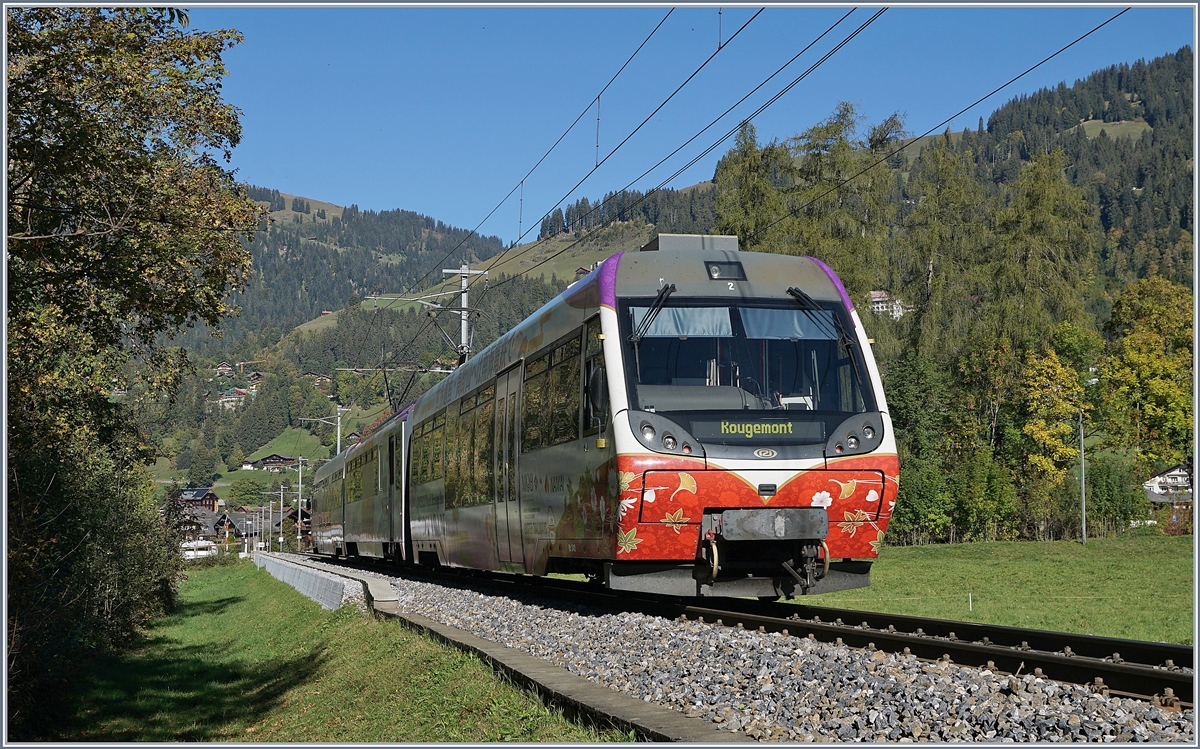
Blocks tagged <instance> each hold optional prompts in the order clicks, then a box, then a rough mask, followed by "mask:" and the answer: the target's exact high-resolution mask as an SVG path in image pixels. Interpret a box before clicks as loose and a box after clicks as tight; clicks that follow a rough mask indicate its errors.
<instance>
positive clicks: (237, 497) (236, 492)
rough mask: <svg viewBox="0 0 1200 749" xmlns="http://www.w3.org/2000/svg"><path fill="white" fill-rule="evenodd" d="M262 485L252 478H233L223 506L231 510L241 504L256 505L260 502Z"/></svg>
mask: <svg viewBox="0 0 1200 749" xmlns="http://www.w3.org/2000/svg"><path fill="white" fill-rule="evenodd" d="M262 491H263V485H262V484H260V483H259V482H257V481H255V480H254V479H252V478H249V477H246V478H241V479H234V480H233V484H232V485H231V486H230V487H229V495H228V496H227V497H226V499H225V508H226V509H227V510H229V511H230V512H232V511H233V510H234V509H235V508H237V507H241V506H242V505H249V506H251V507H257V506H258V505H259V504H260V503H261V502H262Z"/></svg>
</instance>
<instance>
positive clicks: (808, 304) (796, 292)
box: [787, 286, 863, 382]
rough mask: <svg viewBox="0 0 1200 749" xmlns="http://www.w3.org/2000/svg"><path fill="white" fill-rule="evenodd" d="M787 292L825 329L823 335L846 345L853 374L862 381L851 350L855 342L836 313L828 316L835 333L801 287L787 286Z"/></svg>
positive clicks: (817, 306)
mask: <svg viewBox="0 0 1200 749" xmlns="http://www.w3.org/2000/svg"><path fill="white" fill-rule="evenodd" d="M787 293H788V294H790V295H791V296H792V298H793V299H795V300H796V301H797V302H799V303H800V307H801V308H802V309H803V310H804V311H805V312H807V313H808V316H809V318H810V319H811V320H812V321H813V322H814V323H816V324H817V325H818V326H820V328H821V329H822V330H823V331H825V335H827V336H829V337H831V338H835V337H836V338H837V339H838V341H839V342H840V343H841V344H842V345H843V346H845V347H846V354H847V356H848V358H849V359H850V366H851V367H853V368H854V376H855V377H856V378H858V381H859V382H862V381H863V379H862V372H859V371H858V359H856V358H855V356H854V352H853V351H852V350H851V349H852V347H853V346H854V344H855V340H854V339H853V338H851V337H850V334H849V333H848V332H847V331H846V328H845V326H843V325H842V321H841V320H840V319H838V316H837V313H836V312H834V313H833V314H831V315H830V317H831V318H832V319H833V324H834V326H836V327H837V333H836V334H835V333H834V331H833V330H831V329H830V327H829V324H828V323H826V322H825V321H824V320H822V319H821V318H820V317H819V316H818V315H817V313H818V312H822V311H824V310H823V309H822V307H821V305H819V304H817V300H815V299H813V298H812V297H811V296H809V295H808V294H806V293H805V292H804V291H803V290H802V289H798V288H796V287H795V286H790V287H788V290H787Z"/></svg>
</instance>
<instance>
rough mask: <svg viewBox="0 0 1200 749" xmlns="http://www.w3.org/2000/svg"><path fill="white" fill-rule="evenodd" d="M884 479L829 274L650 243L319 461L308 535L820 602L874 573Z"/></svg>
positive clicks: (620, 580) (877, 389) (505, 566)
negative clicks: (359, 439) (360, 440)
mask: <svg viewBox="0 0 1200 749" xmlns="http://www.w3.org/2000/svg"><path fill="white" fill-rule="evenodd" d="M385 458H386V463H385ZM405 460H407V464H405ZM381 466H387V467H388V468H389V469H390V473H389V471H385V470H383V468H381ZM898 473H899V461H898V459H897V456H896V448H895V440H894V438H893V435H892V434H891V422H890V420H889V418H888V416H887V406H886V402H885V400H884V396H883V391H882V387H881V383H880V378H879V373H878V371H877V368H876V366H875V362H874V359H873V357H872V356H871V352H870V342H869V341H868V339H867V338H866V335H865V332H864V330H863V327H862V324H861V321H860V320H859V319H858V315H857V313H856V312H855V311H854V307H853V304H852V303H851V300H850V298H849V296H848V295H847V294H846V291H845V289H844V288H843V287H842V285H841V282H840V281H839V280H838V278H837V276H836V274H834V272H833V271H832V270H830V269H829V268H828V267H826V266H825V265H824V264H822V263H821V262H820V261H818V260H815V259H813V258H803V257H790V256H783V255H766V254H758V253H747V252H739V251H738V250H737V238H736V237H714V236H694V235H660V236H659V237H658V238H656V239H655V240H653V241H652V242H651V244H650V245H648V246H647V247H645V248H643V251H642V252H639V253H626V254H621V253H619V254H617V255H614V256H612V257H610V258H608V259H607V260H605V261H604V262H603V263H601V264H600V265H599V267H597V268H596V269H595V270H594V271H593V272H592V273H590V274H589V275H587V276H585V277H584V278H583V279H581V280H579V281H578V282H576V283H575V284H572V285H571V286H570V287H569V288H568V289H567V290H566V291H564V292H563V293H562V294H561V295H559V296H558V297H557V298H555V299H554V300H552V301H551V302H549V303H548V304H547V305H545V306H544V307H543V308H542V309H540V310H538V311H537V312H536V313H535V314H534V315H532V316H531V317H530V318H528V319H527V320H525V321H524V322H522V323H521V324H520V325H518V326H516V327H515V328H513V329H512V330H511V331H509V332H508V333H507V334H505V335H504V336H503V337H501V338H500V339H499V340H497V341H496V342H495V343H493V344H492V345H490V346H488V347H487V348H486V349H484V350H483V351H482V352H480V354H479V355H478V356H476V357H475V358H473V359H471V360H470V361H468V362H466V363H465V364H464V365H462V366H461V367H459V368H458V369H457V370H456V371H455V372H454V373H453V374H451V375H450V376H448V377H447V378H446V379H444V380H443V381H441V382H439V383H438V384H437V385H436V386H434V387H433V388H432V389H431V390H430V391H429V392H427V393H425V394H424V395H423V396H421V398H419V399H418V400H417V401H416V402H415V403H414V404H413V405H412V406H411V407H410V408H409V409H407V410H406V411H405V412H403V413H402V414H400V415H398V416H397V417H394V418H393V419H392V420H391V421H389V422H388V423H387V424H385V425H384V426H383V427H382V428H381V429H379V430H377V432H376V433H375V434H373V435H372V436H371V439H369V440H368V441H367V443H364V444H363V445H359V446H356V447H354V448H351V449H350V450H348V451H346V453H344V454H343V455H342V456H339V458H338V459H335V460H334V461H331V462H330V464H328V465H326V466H324V467H323V468H322V469H321V471H320V472H318V477H317V479H318V490H317V503H318V505H317V512H316V513H315V514H314V522H315V523H316V524H317V526H318V527H317V530H316V532H315V534H314V540H315V541H316V543H317V544H318V550H319V551H324V552H348V553H359V554H366V555H372V556H391V557H394V558H395V559H397V560H398V561H406V562H407V561H415V562H417V563H423V564H441V565H448V566H452V567H466V568H475V569H486V570H503V571H509V572H522V573H527V574H534V575H542V574H546V573H547V572H556V571H557V572H582V573H585V574H588V575H590V576H592V577H594V578H595V579H597V580H602V581H603V582H604V583H605V584H606V585H607V586H608V587H610V588H614V589H626V590H639V591H647V592H658V593H666V594H673V595H686V596H696V595H717V596H721V595H726V596H765V597H774V596H779V595H793V594H804V593H820V592H826V591H830V590H838V589H843V588H849V587H857V586H861V585H866V584H867V583H868V580H869V569H870V563H871V560H873V559H874V558H875V557H876V556H877V554H878V546H879V544H880V542H881V539H882V537H883V533H884V531H885V530H886V527H887V523H888V520H889V518H890V516H891V509H892V507H893V505H894V503H895V497H896V491H897V486H898V480H899V476H898ZM322 487H326V488H325V489H324V490H322ZM338 489H340V491H341V494H342V497H343V504H342V514H341V516H338V514H337V511H336V507H335V505H336V501H337V498H338V493H339V491H338ZM323 491H324V493H322V492H323ZM323 497H327V498H328V502H329V505H330V507H331V508H333V509H330V511H329V512H325V511H324V510H323V509H322V508H323V507H324V505H322V504H321V503H322V501H323V499H322V498H323ZM356 503H357V504H358V505H359V508H358V509H357V510H355V509H352V508H353V507H354V505H355V504H356ZM381 518H386V519H387V523H381V522H380V519H381ZM336 520H342V521H343V525H342V526H340V527H339V526H338V524H337V523H336V522H335V521H336ZM325 524H327V525H325ZM339 544H340V545H339Z"/></svg>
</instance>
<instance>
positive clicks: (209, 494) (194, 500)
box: [179, 486, 218, 512]
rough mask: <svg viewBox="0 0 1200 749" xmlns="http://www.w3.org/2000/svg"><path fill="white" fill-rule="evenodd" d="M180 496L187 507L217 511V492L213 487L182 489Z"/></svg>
mask: <svg viewBox="0 0 1200 749" xmlns="http://www.w3.org/2000/svg"><path fill="white" fill-rule="evenodd" d="M179 498H180V499H182V500H183V503H184V505H186V506H187V507H201V508H204V509H205V510H208V511H209V512H216V511H217V501H218V500H217V493H216V492H214V491H213V490H212V487H208V486H205V487H201V488H196V489H181V490H180V491H179Z"/></svg>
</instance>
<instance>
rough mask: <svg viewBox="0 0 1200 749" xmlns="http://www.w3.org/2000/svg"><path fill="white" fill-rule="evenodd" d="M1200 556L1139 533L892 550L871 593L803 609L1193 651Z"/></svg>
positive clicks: (1179, 543) (1187, 541) (1189, 543)
mask: <svg viewBox="0 0 1200 749" xmlns="http://www.w3.org/2000/svg"><path fill="white" fill-rule="evenodd" d="M1193 551H1194V550H1193V539H1192V537H1191V536H1181V537H1174V538H1172V537H1167V536H1157V535H1133V534H1130V535H1125V536H1118V537H1110V538H1100V539H1091V540H1089V541H1088V542H1087V545H1086V546H1083V545H1081V544H1080V543H1079V542H1078V541H1049V542H1042V543H1033V542H1020V541H1013V542H997V543H976V544H948V545H936V546H885V547H883V549H882V550H881V551H880V554H879V561H877V562H876V563H875V565H874V566H873V568H872V570H871V586H870V587H869V588H860V589H857V590H847V591H841V592H838V593H831V594H828V595H822V596H814V597H812V598H807V599H799V598H797V599H795V602H797V603H808V604H812V605H814V606H832V607H837V608H850V609H857V610H860V611H878V612H886V613H896V614H910V615H914V616H929V617H938V618H943V619H954V620H960V621H971V622H986V623H988V624H1003V625H1008V626H1014V627H1031V628H1034V629H1048V630H1055V631H1060V632H1081V633H1088V634H1093V635H1103V636H1107V637H1124V638H1129V639H1134V640H1154V641H1161V642H1176V643H1184V644H1192V632H1193V621H1194V612H1193V611H1192V597H1193V591H1194V587H1195V583H1194V579H1193V576H1192V559H1193ZM968 594H970V599H971V600H970V603H969V602H968ZM969 606H970V607H971V608H972V609H973V610H969V608H968V607H969Z"/></svg>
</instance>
